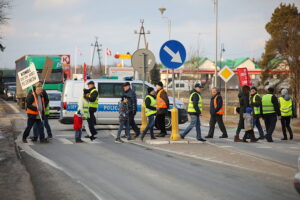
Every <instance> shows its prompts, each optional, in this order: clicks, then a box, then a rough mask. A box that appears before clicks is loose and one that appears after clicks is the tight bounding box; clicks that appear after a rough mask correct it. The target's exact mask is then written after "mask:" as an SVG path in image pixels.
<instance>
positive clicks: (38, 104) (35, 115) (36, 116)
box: [23, 86, 48, 143]
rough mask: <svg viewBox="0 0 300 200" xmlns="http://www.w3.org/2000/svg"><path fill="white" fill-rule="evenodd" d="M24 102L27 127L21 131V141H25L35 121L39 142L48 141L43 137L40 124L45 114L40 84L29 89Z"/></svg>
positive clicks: (42, 127) (42, 129) (42, 128)
mask: <svg viewBox="0 0 300 200" xmlns="http://www.w3.org/2000/svg"><path fill="white" fill-rule="evenodd" d="M26 104H27V109H26V112H27V116H28V119H27V127H26V129H25V131H24V133H23V142H24V143H27V137H28V136H29V134H30V130H31V128H32V127H33V125H34V124H35V123H36V124H37V126H38V132H39V137H40V142H41V143H46V142H48V141H47V140H46V139H45V135H44V126H43V124H42V120H43V117H44V114H45V98H44V96H43V88H42V87H41V86H37V87H36V89H35V91H34V90H33V91H31V92H30V93H29V94H28V96H27V98H26Z"/></svg>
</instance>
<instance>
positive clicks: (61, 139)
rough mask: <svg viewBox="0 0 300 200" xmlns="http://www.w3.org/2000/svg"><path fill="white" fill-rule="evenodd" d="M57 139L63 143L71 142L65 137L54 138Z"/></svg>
mask: <svg viewBox="0 0 300 200" xmlns="http://www.w3.org/2000/svg"><path fill="white" fill-rule="evenodd" d="M56 139H57V140H59V141H60V142H62V143H63V144H73V142H71V141H70V140H68V139H66V138H56Z"/></svg>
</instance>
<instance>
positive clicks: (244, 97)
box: [238, 92, 250, 129]
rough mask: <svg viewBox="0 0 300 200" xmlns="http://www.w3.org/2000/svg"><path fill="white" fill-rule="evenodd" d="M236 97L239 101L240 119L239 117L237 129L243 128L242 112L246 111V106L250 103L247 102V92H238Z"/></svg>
mask: <svg viewBox="0 0 300 200" xmlns="http://www.w3.org/2000/svg"><path fill="white" fill-rule="evenodd" d="M238 98H239V103H240V111H239V114H240V119H239V124H238V128H239V129H243V128H244V113H246V108H247V107H250V103H249V100H250V99H249V98H250V97H249V94H243V93H242V92H240V93H239V94H238Z"/></svg>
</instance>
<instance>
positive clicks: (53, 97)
mask: <svg viewBox="0 0 300 200" xmlns="http://www.w3.org/2000/svg"><path fill="white" fill-rule="evenodd" d="M47 94H48V98H49V117H50V118H59V116H60V109H61V92H60V91H57V90H47Z"/></svg>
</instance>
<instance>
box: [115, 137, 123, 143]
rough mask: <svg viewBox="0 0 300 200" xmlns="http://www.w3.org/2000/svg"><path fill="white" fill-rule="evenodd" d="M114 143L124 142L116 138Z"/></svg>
mask: <svg viewBox="0 0 300 200" xmlns="http://www.w3.org/2000/svg"><path fill="white" fill-rule="evenodd" d="M115 143H117V144H122V143H124V141H123V140H121V138H116V140H115Z"/></svg>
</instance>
